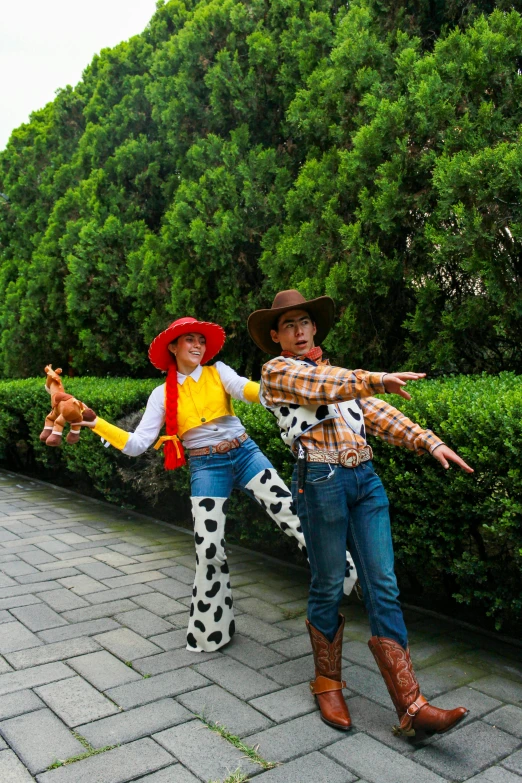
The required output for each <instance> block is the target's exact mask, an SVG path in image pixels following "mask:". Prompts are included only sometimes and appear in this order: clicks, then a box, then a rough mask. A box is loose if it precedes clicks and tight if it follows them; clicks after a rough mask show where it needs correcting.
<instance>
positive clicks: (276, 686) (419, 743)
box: [0, 471, 522, 783]
mask: <svg viewBox="0 0 522 783" xmlns="http://www.w3.org/2000/svg"><path fill="white" fill-rule="evenodd" d="M192 547H193V543H192V541H191V536H190V534H188V533H187V531H184V530H181V529H175V528H171V527H168V526H165V525H161V524H158V523H156V522H154V520H151V519H147V518H145V517H142V516H139V515H134V514H131V513H129V512H127V511H124V510H119V509H118V508H116V507H112V506H108V505H106V504H103V503H98V502H95V501H91V500H89V499H86V498H81V497H79V496H77V495H74V494H72V493H67V492H64V491H62V490H58V489H56V488H53V487H50V486H45V485H42V484H40V483H39V482H35V481H31V480H28V479H25V478H23V477H21V476H15V475H14V474H9V473H7V472H5V471H4V472H2V471H0V697H1V698H0V783H29V782H30V781H31V780H33V781H34V780H36V781H37V783H127V781H142V783H209V781H218V782H219V783H222V781H226V780H227V777H228V776H229V775H231V773H233V772H234V771H235V770H237V769H240V770H242V772H243V773H244V775H245V780H246V779H248V780H252V781H257V780H259V781H263V783H264V782H265V781H266V783H409V782H410V781H411V782H412V783H413V781H415V783H450V782H451V783H456V782H457V781H458V783H461V781H462V782H463V781H469V783H516V781H520V783H522V648H520V647H517V646H515V645H510V644H508V643H503V642H500V641H499V640H496V639H490V638H489V637H487V636H485V635H482V634H480V632H478V631H467V630H466V629H464V628H462V627H461V626H458V625H457V624H455V623H452V622H451V620H438V619H435V618H433V617H431V616H430V617H427V616H426V615H425V614H423V613H421V612H419V611H409V612H407V620H408V627H409V631H410V639H411V652H412V658H413V660H414V662H415V664H416V668H417V670H418V674H419V679H420V681H421V685H422V687H423V690H424V692H425V693H426V695H427V696H429V697H430V698H432V701H433V703H434V704H437V705H439V706H441V707H449V706H455V705H457V704H464V705H466V706H467V707H468V708H469V709H470V711H471V712H470V715H469V716H468V717H467V718H466V719H465V720H464V721H463V722H462V724H460V725H459V727H457V728H456V729H455V730H453V731H452V732H450V733H448V734H447V735H441V736H434V737H431V738H422V737H421V738H415V739H413V740H410V741H407V740H404V739H403V738H397V737H395V736H394V735H393V734H392V732H391V730H390V726H391V724H392V723H393V722H394V721H395V716H394V712H393V710H392V706H391V703H390V700H389V698H388V695H387V692H386V689H385V688H384V685H383V682H382V680H381V678H380V675H379V674H378V671H377V669H376V667H375V663H374V661H373V658H372V656H371V655H370V654H369V651H368V648H367V645H366V642H367V639H368V637H369V636H370V632H369V629H368V624H367V621H366V618H365V615H364V612H363V611H362V609H361V607H360V605H359V604H358V603H357V602H356V601H351V600H350V601H348V602H347V603H346V605H345V607H344V611H345V614H346V616H347V622H346V630H345V645H344V676H345V679H346V680H347V683H348V691H347V698H348V702H349V704H350V709H351V711H352V717H353V720H354V729H353V730H352V731H351V732H350V733H349V734H345V733H342V732H337V731H335V730H334V729H331V728H330V727H328V726H326V725H325V724H324V723H322V722H321V720H320V718H319V716H318V712H317V709H316V706H315V703H314V699H313V697H312V696H311V694H310V691H309V686H308V679H309V677H310V676H311V675H312V673H313V663H312V658H311V656H310V648H309V642H308V637H307V634H306V632H305V628H304V621H303V613H302V606H303V599H304V598H305V597H306V590H307V576H306V573H305V572H303V571H300V570H292V569H289V568H288V566H287V565H278V564H277V563H276V562H274V561H271V560H268V559H266V558H264V557H263V556H261V555H258V554H256V553H252V552H247V551H244V550H241V549H238V548H234V547H231V548H230V549H231V552H230V557H229V562H230V571H231V581H232V586H233V588H236V589H235V597H236V609H237V635H236V637H235V639H234V640H233V641H232V643H231V644H230V645H229V646H228V648H225V649H224V650H222V651H219V652H217V653H213V654H209V655H207V654H197V653H193V652H191V651H188V650H186V649H185V625H186V622H187V606H188V605H189V603H190V595H191V582H192V577H193V570H192V568H193V562H194V557H193V549H192ZM238 588H241V589H238ZM202 716H203V718H204V720H205V721H213V722H215V723H217V724H219V725H221V726H223V727H224V728H226V729H227V730H228V731H229V732H230V733H232V734H235V735H237V736H239V737H242V738H243V742H245V743H247V744H249V745H254V746H258V752H259V753H260V754H261V756H262V757H263V758H265V759H266V760H267V761H270V762H277V764H276V766H275V767H274V768H272V769H266V770H264V769H263V768H262V767H261V766H260V765H259V764H256V763H254V762H252V761H251V760H250V759H248V758H247V757H245V754H244V753H243V752H242V751H241V750H238V749H237V748H236V747H234V746H233V745H232V744H231V743H230V742H228V741H227V740H226V739H225V738H224V737H222V736H220V735H219V734H217V733H215V732H212V731H210V730H209V729H208V728H207V726H206V725H205V723H204V722H202V720H201V719H200V718H201V717H202ZM79 737H83V738H84V739H82V741H81V742H80V740H79ZM83 743H86V744H87V746H88V743H90V744H91V746H92V747H93V748H100V749H101V748H103V747H105V746H107V745H116V746H117V747H115V748H114V749H113V750H106V751H102V752H101V753H99V754H98V755H90V756H88V757H85V758H82V759H81V760H79V761H74V762H71V763H67V764H66V765H64V766H60V767H58V768H56V769H48V767H49V765H51V764H52V762H53V761H55V760H57V759H61V760H62V761H63V760H66V759H67V758H70V757H71V756H77V755H82V754H84V753H85V752H86V751H85V748H86V745H85V744H83Z"/></svg>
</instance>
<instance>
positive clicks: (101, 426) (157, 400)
mask: <svg viewBox="0 0 522 783" xmlns="http://www.w3.org/2000/svg"><path fill="white" fill-rule="evenodd" d="M164 419H165V403H164V387H163V386H159V387H158V388H156V389H154V391H153V392H152V394H151V395H150V397H149V399H148V402H147V407H146V409H145V413H144V414H143V417H142V419H141V421H140V423H139V424H138V426H137V428H136V430H135V431H134V432H126V430H122V429H120V427H116V425H114V424H111V423H110V422H108V421H105V419H102V418H100V417H99V416H97V417H96V418H95V420H94V421H91V422H89V421H82V422H81V424H82V426H83V427H90V428H91V429H92V430H93V431H94V433H95V434H96V435H99V436H100V437H101V438H104V440H106V441H107V442H108V443H110V444H111V446H114V447H115V448H117V449H119V450H120V451H122V452H123V453H124V454H126V455H127V456H129V457H137V456H139V455H140V454H143V452H144V451H146V450H147V449H148V448H149V446H151V445H152V444H153V443H154V442H155V441H156V439H157V437H158V434H159V431H160V429H161V427H162V426H163V422H164Z"/></svg>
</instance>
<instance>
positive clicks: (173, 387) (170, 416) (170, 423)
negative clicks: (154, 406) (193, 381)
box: [163, 359, 185, 470]
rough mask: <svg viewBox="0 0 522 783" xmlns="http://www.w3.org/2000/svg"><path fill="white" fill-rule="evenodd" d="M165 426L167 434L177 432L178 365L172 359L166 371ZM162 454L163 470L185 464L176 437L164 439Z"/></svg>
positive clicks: (181, 447)
mask: <svg viewBox="0 0 522 783" xmlns="http://www.w3.org/2000/svg"><path fill="white" fill-rule="evenodd" d="M165 428H166V430H167V435H177V434H178V366H177V364H176V362H175V360H174V359H173V360H172V362H171V364H170V366H169V369H168V372H167V383H166V394H165ZM163 454H164V456H165V470H175V469H176V468H181V467H182V465H184V464H185V454H184V452H183V446H182V445H181V443H180V442H179V440H177V439H176V440H167V441H165V444H164V446H163Z"/></svg>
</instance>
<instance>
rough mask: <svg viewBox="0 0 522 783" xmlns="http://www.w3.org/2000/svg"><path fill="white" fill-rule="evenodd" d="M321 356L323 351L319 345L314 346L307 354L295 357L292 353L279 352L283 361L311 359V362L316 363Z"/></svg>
mask: <svg viewBox="0 0 522 783" xmlns="http://www.w3.org/2000/svg"><path fill="white" fill-rule="evenodd" d="M322 355H323V349H322V348H321V347H320V346H319V345H316V346H314V347H313V348H311V349H310V350H309V351H308V353H305V354H301V355H300V356H296V354H295V353H292V351H281V356H284V357H285V359H291V358H293V357H295V358H296V359H311V360H312V361H313V362H318V361H319V359H320V358H321V356H322Z"/></svg>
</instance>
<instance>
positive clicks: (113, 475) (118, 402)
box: [0, 373, 522, 628]
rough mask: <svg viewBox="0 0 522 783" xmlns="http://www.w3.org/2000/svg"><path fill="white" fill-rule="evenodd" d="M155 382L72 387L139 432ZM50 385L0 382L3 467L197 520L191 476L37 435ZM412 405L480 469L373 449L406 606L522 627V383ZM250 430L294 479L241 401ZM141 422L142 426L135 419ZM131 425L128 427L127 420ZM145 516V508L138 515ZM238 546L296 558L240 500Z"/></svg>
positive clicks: (493, 384)
mask: <svg viewBox="0 0 522 783" xmlns="http://www.w3.org/2000/svg"><path fill="white" fill-rule="evenodd" d="M157 384H158V381H157V380H129V379H104V378H83V379H79V378H78V379H70V380H66V388H67V391H69V392H71V393H72V394H75V395H76V396H77V397H79V398H80V399H82V400H84V401H85V402H86V403H88V404H89V405H91V406H92V407H93V408H94V410H95V411H96V412H97V413H99V414H100V415H102V416H103V417H104V418H107V419H109V420H111V421H121V422H122V423H123V425H126V426H127V428H129V429H132V428H133V427H134V426H135V424H136V421H137V420H138V417H137V416H136V414H135V412H136V411H138V410H140V409H142V408H143V406H144V404H145V402H146V400H147V397H148V395H149V393H150V392H151V390H152V389H153V388H154V387H155V386H156V385H157ZM43 385H44V383H43V380H42V379H29V380H23V381H19V380H15V381H2V382H0V463H1V464H2V465H4V466H5V467H8V468H11V469H15V470H16V469H18V470H22V471H23V470H25V471H28V472H32V473H35V472H36V473H41V474H42V475H44V476H45V477H48V478H54V479H55V480H60V478H61V479H62V480H63V479H65V478H66V477H69V479H71V478H72V479H73V480H74V482H75V484H76V485H77V486H78V487H79V488H80V489H81V488H85V487H90V488H94V489H95V490H96V491H97V492H99V493H100V494H101V495H102V496H104V497H105V498H106V499H108V500H111V501H113V502H119V503H124V504H128V505H130V504H136V503H137V502H138V503H141V504H143V503H148V504H149V507H153V508H154V510H155V512H156V513H157V514H158V515H159V516H163V517H167V518H170V519H171V520H172V521H177V522H178V523H179V524H183V523H185V524H187V522H188V520H189V504H188V499H187V495H188V476H187V471H186V469H185V470H183V471H175V472H168V473H167V472H165V471H164V470H163V468H162V465H161V457H160V455H158V454H157V453H156V452H154V451H153V450H149V452H148V453H147V454H146V455H143V456H142V457H139V458H138V459H136V460H132V459H129V458H127V457H125V456H124V455H122V454H120V453H119V452H117V451H116V450H115V449H112V448H110V449H106V448H104V447H103V446H102V445H101V443H100V441H99V439H98V438H97V437H96V436H94V435H93V434H92V433H91V432H89V431H84V432H82V436H81V439H80V443H79V444H77V445H75V446H68V445H67V444H65V445H64V446H63V447H62V448H61V449H50V448H47V447H46V446H45V445H42V444H41V443H40V442H39V440H38V436H39V433H40V430H41V427H42V425H43V421H44V418H45V415H46V413H47V412H48V408H49V397H48V395H47V394H46V392H45V391H44V388H43ZM413 395H414V396H413V400H412V401H411V402H409V403H406V402H404V401H403V400H399V398H390V402H392V403H393V402H395V403H396V404H398V405H399V406H400V408H401V410H402V411H404V412H405V413H406V414H407V415H408V416H410V417H411V418H412V419H413V420H415V421H417V422H419V423H420V424H421V425H423V426H429V427H430V428H432V429H433V430H434V431H435V432H437V434H439V435H440V436H441V437H442V438H443V439H444V440H445V441H446V442H447V443H448V445H450V446H451V447H452V448H454V449H456V450H457V451H458V452H459V453H460V455H461V456H462V457H463V458H464V459H465V460H467V461H468V462H469V463H470V464H471V465H472V466H473V467H474V468H475V473H474V474H473V475H471V476H469V475H466V474H464V473H462V472H461V471H458V470H457V469H454V468H452V469H450V470H449V471H447V472H446V471H444V470H443V469H442V468H441V466H440V465H439V464H438V462H436V461H435V460H433V459H431V458H430V457H428V456H425V457H422V458H419V457H416V456H415V455H414V454H412V453H411V452H408V451H406V450H405V449H399V448H394V447H391V446H388V445H387V444H385V443H383V442H381V441H375V440H374V439H372V446H373V447H374V450H375V463H376V466H377V469H378V472H379V474H380V476H381V477H382V479H383V482H384V484H385V487H386V489H387V491H388V494H389V498H390V502H391V506H392V520H393V523H392V524H393V534H394V540H395V551H396V561H397V571H398V574H399V579H400V582H401V586H402V589H403V591H404V593H405V595H406V596H408V597H410V598H414V599H416V600H419V601H425V600H430V601H432V605H434V603H435V605H438V603H437V602H438V601H439V600H440V601H442V600H443V599H450V598H452V599H453V600H457V601H458V602H461V603H464V604H467V605H468V606H469V607H471V609H472V610H473V611H476V612H477V613H478V614H479V615H480V616H482V617H485V616H486V615H487V616H488V617H491V618H492V619H493V620H494V622H495V625H496V627H497V628H500V627H501V626H502V625H503V624H504V627H506V624H507V627H508V628H515V627H516V624H517V622H520V620H521V619H522V597H521V595H522V525H521V520H522V473H521V465H520V456H521V452H522V383H521V378H520V376H515V375H513V374H510V373H503V374H502V375H500V376H494V377H492V376H486V375H483V376H472V377H470V376H458V377H450V378H444V379H440V380H431V381H425V382H423V383H420V384H418V385H416V386H415V387H414V388H413ZM236 412H237V413H238V414H239V415H240V416H241V418H242V420H243V422H244V424H245V426H246V427H247V430H248V432H249V433H250V435H252V437H253V438H254V439H255V440H256V442H257V443H258V444H259V446H260V447H261V448H262V449H263V451H264V452H265V453H266V454H267V456H268V457H269V458H270V459H271V460H272V462H273V463H274V465H275V466H276V467H277V468H278V469H280V470H281V471H282V473H283V475H284V476H285V478H286V479H288V478H289V475H290V472H291V467H292V465H291V460H290V459H289V456H288V452H287V450H286V448H285V447H284V446H283V444H282V442H281V440H280V438H279V435H278V432H277V430H276V427H275V424H274V421H273V418H272V417H271V416H270V415H269V414H267V413H266V411H264V410H263V409H262V408H261V407H260V406H257V405H256V406H249V405H246V404H242V403H236ZM132 413H134V414H135V415H134V416H131V415H130V414H132ZM122 417H126V418H123V419H122ZM141 507H143V505H142V506H141ZM229 519H230V525H229V536H232V537H234V538H235V539H236V540H239V541H240V542H242V543H245V544H246V543H248V545H249V546H254V547H259V548H261V549H264V550H265V551H270V552H271V553H273V554H279V556H285V557H286V556H288V555H289V554H292V553H294V552H295V547H294V546H293V543H292V542H291V541H290V540H289V539H288V538H287V537H286V536H281V534H280V533H279V531H277V530H276V529H275V526H274V525H273V524H272V522H271V521H270V520H269V519H268V518H267V517H266V516H265V515H264V514H263V513H262V512H261V511H260V510H258V509H257V508H256V507H254V506H253V504H252V502H251V501H249V500H248V499H246V498H244V497H243V496H242V495H237V496H235V497H234V498H233V501H232V504H231V509H230V516H229Z"/></svg>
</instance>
